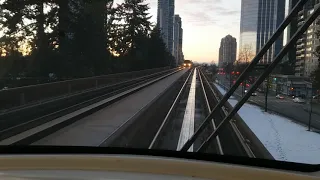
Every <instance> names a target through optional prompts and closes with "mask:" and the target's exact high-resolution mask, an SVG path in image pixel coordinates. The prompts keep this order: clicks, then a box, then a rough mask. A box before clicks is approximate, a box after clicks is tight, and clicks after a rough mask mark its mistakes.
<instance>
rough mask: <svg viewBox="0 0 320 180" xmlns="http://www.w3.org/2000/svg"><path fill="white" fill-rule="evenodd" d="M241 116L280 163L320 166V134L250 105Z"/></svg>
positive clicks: (244, 108)
mask: <svg viewBox="0 0 320 180" xmlns="http://www.w3.org/2000/svg"><path fill="white" fill-rule="evenodd" d="M215 85H216V87H217V88H218V89H219V91H220V92H221V93H222V94H223V95H224V94H225V93H226V91H225V90H224V89H223V88H222V87H221V86H219V85H218V84H215ZM228 101H229V103H230V104H231V105H232V106H235V105H236V103H237V102H238V101H237V100H236V99H235V98H233V97H231V98H230V99H229V100H228ZM238 114H239V115H240V116H241V118H242V119H243V120H244V121H245V123H246V124H247V125H248V126H249V128H250V129H251V130H252V131H253V132H254V133H255V134H256V136H257V137H258V138H259V139H260V141H261V142H262V143H263V145H264V146H265V147H266V148H267V149H268V151H269V152H270V153H271V154H272V156H273V157H274V158H275V159H276V160H280V161H290V162H298V163H307V164H320V134H318V133H315V132H310V131H307V127H304V126H302V125H300V124H297V123H295V122H293V121H291V120H290V119H287V118H284V117H281V116H278V115H275V114H271V113H267V112H264V111H263V110H262V109H261V108H260V107H258V106H254V105H251V104H248V103H245V104H244V105H243V106H242V108H241V109H240V110H239V111H238Z"/></svg>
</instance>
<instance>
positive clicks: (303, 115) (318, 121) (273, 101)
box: [217, 75, 320, 130]
mask: <svg viewBox="0 0 320 180" xmlns="http://www.w3.org/2000/svg"><path fill="white" fill-rule="evenodd" d="M217 79H218V81H219V83H221V84H222V85H224V86H225V87H227V88H228V87H229V86H230V84H229V80H228V79H227V78H226V76H223V75H220V76H218V77H217ZM241 94H242V89H241V88H238V89H237V90H236V96H235V97H237V98H239V99H240V96H241ZM257 94H258V95H257V96H251V97H250V99H249V101H248V102H249V103H253V104H256V105H258V106H260V107H261V108H263V109H264V108H265V94H264V93H259V92H258V93H257ZM284 97H285V99H277V98H276V97H275V93H274V92H271V93H270V94H269V96H268V101H267V102H268V104H267V107H268V110H271V111H273V112H275V113H277V114H279V115H282V116H285V117H288V118H290V119H292V120H295V121H296V122H299V123H302V124H304V125H307V126H308V124H309V116H310V113H309V112H307V111H305V110H304V109H306V108H308V107H307V106H308V105H307V104H299V103H294V102H293V100H292V98H291V97H289V96H285V95H284ZM311 127H313V128H315V129H317V130H320V115H318V114H315V113H312V114H311Z"/></svg>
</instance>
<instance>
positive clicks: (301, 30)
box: [186, 7, 320, 152]
mask: <svg viewBox="0 0 320 180" xmlns="http://www.w3.org/2000/svg"><path fill="white" fill-rule="evenodd" d="M319 14H320V8H319V7H317V8H316V9H315V10H314V12H313V13H312V14H311V15H310V16H309V17H308V19H307V20H306V21H305V23H304V24H303V25H302V26H301V27H300V28H299V29H298V31H297V32H296V33H295V34H294V36H293V37H292V38H291V39H290V41H289V42H288V44H287V45H286V46H285V47H284V48H283V49H282V50H281V51H280V52H279V54H278V55H277V56H276V58H275V59H274V61H273V62H272V63H271V64H270V65H269V67H268V68H267V69H266V70H265V72H263V74H262V75H261V76H260V77H259V78H258V80H257V81H256V82H255V83H254V84H253V86H252V87H251V88H250V89H249V91H248V93H246V95H245V96H244V97H243V98H242V99H241V100H240V101H239V102H238V103H237V104H236V105H235V106H234V108H233V109H232V111H231V112H230V113H229V114H228V115H227V116H226V117H225V118H224V119H223V120H222V122H221V123H220V124H219V126H218V127H217V129H216V130H215V131H214V132H213V133H211V135H210V136H209V137H208V139H207V140H206V141H204V142H203V143H202V145H201V146H200V148H199V149H198V150H197V151H200V152H201V151H202V150H203V149H206V148H207V146H208V144H209V142H210V141H211V139H212V138H215V137H216V136H217V135H218V133H219V132H220V131H221V129H222V127H223V126H225V125H226V124H227V123H228V122H229V121H230V119H231V118H232V117H233V116H234V115H235V114H236V113H237V112H238V110H239V109H240V108H241V107H242V106H243V104H244V103H245V102H246V101H247V100H248V99H249V98H250V95H251V94H252V92H254V91H255V90H256V89H257V88H258V86H259V85H260V84H261V83H262V82H263V81H264V79H265V78H266V77H267V76H268V75H269V74H270V73H271V72H272V71H273V69H274V68H275V67H276V66H277V64H278V63H280V62H281V60H282V58H283V57H284V56H285V55H286V54H287V53H288V51H289V49H290V48H292V47H293V46H294V44H295V43H296V42H297V40H298V39H299V37H300V36H301V35H302V34H303V33H304V32H305V31H306V30H307V29H308V27H309V26H310V25H311V24H312V22H313V21H314V20H315V19H316V18H317V17H318V16H319ZM220 102H221V101H220ZM186 148H187V147H186Z"/></svg>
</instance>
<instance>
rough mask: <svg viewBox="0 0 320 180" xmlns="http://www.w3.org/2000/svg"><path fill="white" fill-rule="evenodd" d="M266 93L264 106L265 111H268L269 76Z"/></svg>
mask: <svg viewBox="0 0 320 180" xmlns="http://www.w3.org/2000/svg"><path fill="white" fill-rule="evenodd" d="M266 86H267V88H266V94H265V101H264V102H265V106H264V111H265V112H268V92H269V76H268V77H267V83H266Z"/></svg>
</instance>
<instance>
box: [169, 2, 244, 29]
mask: <svg viewBox="0 0 320 180" xmlns="http://www.w3.org/2000/svg"><path fill="white" fill-rule="evenodd" d="M175 9H176V14H180V15H181V17H182V19H183V22H186V23H190V24H192V25H199V26H211V25H216V24H219V22H220V21H222V22H223V21H224V20H223V19H225V17H228V16H229V17H230V16H236V15H238V14H240V11H239V10H235V9H232V8H225V4H223V1H222V0H176V5H175Z"/></svg>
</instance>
